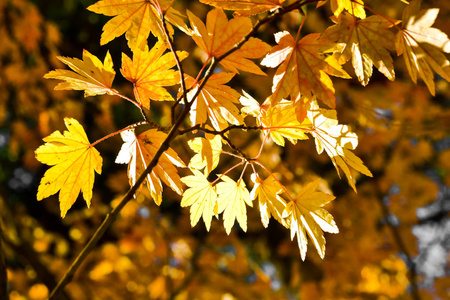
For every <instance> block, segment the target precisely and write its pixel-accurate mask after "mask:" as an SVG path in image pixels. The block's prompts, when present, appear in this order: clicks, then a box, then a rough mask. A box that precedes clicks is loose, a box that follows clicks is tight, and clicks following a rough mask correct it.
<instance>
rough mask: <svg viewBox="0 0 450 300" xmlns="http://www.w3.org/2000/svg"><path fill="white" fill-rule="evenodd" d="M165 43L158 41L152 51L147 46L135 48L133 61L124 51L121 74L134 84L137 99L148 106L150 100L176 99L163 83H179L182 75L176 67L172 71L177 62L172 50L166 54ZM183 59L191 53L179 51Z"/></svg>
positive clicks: (168, 84) (180, 57)
mask: <svg viewBox="0 0 450 300" xmlns="http://www.w3.org/2000/svg"><path fill="white" fill-rule="evenodd" d="M166 49H167V48H166V46H165V45H164V44H163V43H159V42H158V43H156V44H155V46H153V48H152V49H151V50H150V51H149V49H148V46H147V45H145V47H144V49H143V50H141V49H139V48H136V49H134V51H133V60H131V59H130V58H129V57H128V56H127V55H126V54H124V53H122V69H121V70H120V71H121V73H122V75H123V76H124V77H125V78H126V79H127V80H129V81H130V82H132V83H133V84H134V86H133V89H134V94H135V96H136V99H137V100H138V101H139V102H140V103H141V104H142V105H143V106H144V107H146V108H150V100H157V101H165V100H170V101H171V100H174V99H173V97H172V96H171V95H170V93H169V92H168V91H167V90H166V89H165V88H163V86H171V85H175V84H178V83H179V82H180V74H179V73H178V71H176V70H171V69H170V68H172V67H173V66H175V65H176V61H175V58H174V56H173V54H172V53H166V54H164V55H163V53H164V51H166ZM177 55H178V57H179V59H180V61H181V60H183V59H185V58H186V57H187V56H188V55H189V53H187V52H186V51H177Z"/></svg>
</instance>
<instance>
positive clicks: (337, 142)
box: [303, 101, 372, 192]
mask: <svg viewBox="0 0 450 300" xmlns="http://www.w3.org/2000/svg"><path fill="white" fill-rule="evenodd" d="M308 120H309V121H310V122H311V125H310V126H311V131H309V132H310V133H311V135H312V136H314V137H315V140H316V150H317V153H319V154H321V153H322V152H323V150H325V152H326V153H327V154H328V156H329V157H330V159H331V161H332V162H333V165H334V166H335V168H336V171H337V172H338V174H339V168H338V166H339V167H340V168H341V169H342V171H343V172H344V174H345V176H346V177H347V179H348V182H349V183H350V186H351V187H352V188H353V190H354V191H355V192H356V187H355V183H354V178H353V175H352V173H351V171H350V169H349V167H351V168H353V169H355V170H356V171H358V172H361V173H362V174H364V175H366V176H370V177H372V173H371V172H370V171H369V169H367V167H366V166H365V165H364V164H363V162H362V160H361V159H360V158H359V157H357V156H356V155H355V154H353V152H351V151H350V150H354V149H355V148H356V146H357V145H358V136H357V135H356V133H354V132H351V131H350V128H349V127H348V126H347V125H341V124H338V121H337V117H336V111H335V110H326V109H320V108H319V105H318V104H317V102H316V101H312V102H311V108H310V110H309V111H308ZM305 123H306V122H305ZM303 126H306V124H303Z"/></svg>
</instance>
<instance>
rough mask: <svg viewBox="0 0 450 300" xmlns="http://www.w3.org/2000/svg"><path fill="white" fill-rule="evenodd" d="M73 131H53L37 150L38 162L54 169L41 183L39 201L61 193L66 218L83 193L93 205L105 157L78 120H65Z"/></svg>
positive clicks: (87, 201)
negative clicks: (95, 185)
mask: <svg viewBox="0 0 450 300" xmlns="http://www.w3.org/2000/svg"><path fill="white" fill-rule="evenodd" d="M64 123H65V124H66V127H67V129H68V130H69V131H64V133H63V134H61V132H59V131H55V132H53V133H52V134H51V135H49V136H47V137H46V138H44V141H45V142H46V143H45V144H44V145H42V146H40V147H39V148H38V149H37V150H36V151H35V154H36V159H37V160H39V161H40V162H41V163H44V164H47V165H50V166H53V167H51V168H50V169H48V170H47V171H46V172H45V174H44V177H42V179H41V183H40V184H39V188H38V193H37V200H42V199H44V198H46V197H49V196H51V195H53V194H56V193H57V192H58V191H60V192H59V202H60V209H61V217H62V218H64V217H65V216H66V213H67V211H68V210H69V209H70V207H72V205H73V203H75V200H76V199H77V197H78V195H79V194H80V191H81V192H82V193H83V198H84V200H85V201H86V204H87V206H88V207H89V206H90V204H91V198H92V188H93V186H94V177H95V173H94V171H95V172H97V173H98V174H101V172H102V157H101V156H100V153H99V152H98V151H97V149H95V148H94V147H92V146H91V143H89V140H88V138H87V136H86V132H85V131H84V129H83V127H82V126H81V125H80V123H78V121H77V120H75V119H72V118H65V119H64Z"/></svg>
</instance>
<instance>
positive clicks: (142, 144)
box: [116, 129, 186, 205]
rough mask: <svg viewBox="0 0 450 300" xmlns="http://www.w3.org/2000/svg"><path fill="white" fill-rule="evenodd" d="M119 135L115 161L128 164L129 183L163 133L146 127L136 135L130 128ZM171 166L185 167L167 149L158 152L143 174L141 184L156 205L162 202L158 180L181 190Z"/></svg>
mask: <svg viewBox="0 0 450 300" xmlns="http://www.w3.org/2000/svg"><path fill="white" fill-rule="evenodd" d="M121 136H122V139H123V141H124V144H123V145H122V148H121V149H120V152H119V154H118V155H117V158H116V163H119V164H128V178H129V180H130V185H131V186H133V185H134V184H135V183H136V179H137V178H138V177H139V176H140V175H141V174H142V173H143V172H144V170H145V169H146V168H147V165H148V164H149V163H150V162H151V160H152V159H153V157H154V156H155V154H156V152H157V151H158V149H159V147H161V144H162V143H163V142H164V140H165V139H166V136H167V134H165V133H164V132H161V131H158V130H156V129H150V130H147V131H145V132H143V133H141V134H140V135H138V136H136V134H135V132H134V130H133V129H130V130H126V131H123V132H121ZM175 166H177V167H186V166H185V165H184V163H183V161H182V160H181V159H180V158H179V157H178V155H177V153H176V152H175V151H174V150H173V149H172V148H169V149H167V150H166V151H165V152H164V153H163V154H162V155H161V157H160V158H159V160H158V164H157V165H156V166H155V167H154V168H153V170H152V171H151V172H150V173H149V174H147V177H146V180H145V183H146V184H147V187H148V189H149V190H150V193H151V195H152V197H153V200H154V201H155V203H156V204H157V205H160V204H161V201H162V189H163V188H162V184H161V180H162V181H163V182H164V183H165V184H166V185H168V186H169V187H170V188H172V190H174V191H175V192H176V193H178V194H179V195H181V194H182V193H183V190H182V187H181V181H180V176H179V175H178V171H177V168H176V167H175Z"/></svg>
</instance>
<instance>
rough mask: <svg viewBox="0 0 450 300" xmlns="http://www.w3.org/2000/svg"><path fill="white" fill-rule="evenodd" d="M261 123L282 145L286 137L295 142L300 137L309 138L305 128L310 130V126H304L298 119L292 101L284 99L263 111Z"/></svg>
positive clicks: (302, 138) (276, 141)
mask: <svg viewBox="0 0 450 300" xmlns="http://www.w3.org/2000/svg"><path fill="white" fill-rule="evenodd" d="M261 123H262V126H263V127H264V129H265V130H269V132H270V137H271V138H272V139H273V141H274V142H275V143H276V144H278V145H280V146H282V147H284V138H287V139H288V140H289V141H290V142H291V143H293V144H296V143H297V140H299V139H300V140H306V139H308V136H307V135H306V134H305V129H306V130H309V126H303V125H302V124H301V123H300V122H299V121H298V119H297V114H296V112H295V107H294V104H293V103H292V102H291V101H286V100H283V101H281V102H280V103H278V104H277V105H274V106H272V107H270V108H269V109H268V110H267V111H263V114H262V116H261Z"/></svg>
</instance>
